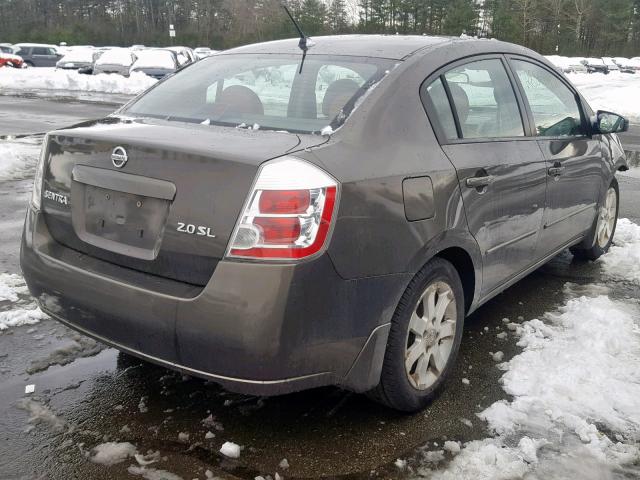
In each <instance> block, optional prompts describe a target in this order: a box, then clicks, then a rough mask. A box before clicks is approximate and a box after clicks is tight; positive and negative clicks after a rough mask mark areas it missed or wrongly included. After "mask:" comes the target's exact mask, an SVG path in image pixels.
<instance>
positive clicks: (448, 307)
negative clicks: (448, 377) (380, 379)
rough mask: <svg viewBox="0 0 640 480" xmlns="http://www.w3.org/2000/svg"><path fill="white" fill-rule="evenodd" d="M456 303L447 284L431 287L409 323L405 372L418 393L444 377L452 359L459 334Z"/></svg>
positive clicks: (429, 286)
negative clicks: (457, 331)
mask: <svg viewBox="0 0 640 480" xmlns="http://www.w3.org/2000/svg"><path fill="white" fill-rule="evenodd" d="M456 321H457V311H456V299H455V295H454V293H453V289H452V288H451V286H450V285H448V284H447V283H445V282H443V281H437V282H433V283H431V284H429V285H428V286H427V288H426V289H425V291H424V292H423V293H422V295H421V297H420V300H418V303H417V305H416V306H415V308H414V309H413V312H412V314H411V319H410V320H409V329H408V332H407V342H406V350H405V357H404V361H405V371H406V373H407V378H408V379H409V382H410V383H411V385H412V386H413V387H414V388H416V389H418V390H426V389H428V388H429V387H431V386H432V385H433V384H434V383H435V382H436V381H437V380H438V378H440V376H441V375H442V373H443V371H444V369H445V367H446V365H447V363H448V361H449V357H450V356H451V350H452V348H453V343H454V337H455V333H456Z"/></svg>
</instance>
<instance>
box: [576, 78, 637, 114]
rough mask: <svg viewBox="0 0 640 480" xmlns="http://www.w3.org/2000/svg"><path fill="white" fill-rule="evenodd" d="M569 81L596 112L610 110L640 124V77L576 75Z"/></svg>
mask: <svg viewBox="0 0 640 480" xmlns="http://www.w3.org/2000/svg"><path fill="white" fill-rule="evenodd" d="M568 78H569V80H570V81H571V82H572V83H573V84H574V85H575V86H576V87H577V88H578V90H580V93H582V95H584V97H585V98H586V99H587V102H589V105H591V108H593V109H594V110H608V111H612V112H615V113H619V114H620V115H624V116H625V117H627V118H628V119H629V120H630V121H631V122H633V123H640V93H638V92H640V75H639V74H635V75H631V74H627V73H619V72H611V73H610V74H609V75H604V74H602V73H591V74H589V73H574V74H569V75H568Z"/></svg>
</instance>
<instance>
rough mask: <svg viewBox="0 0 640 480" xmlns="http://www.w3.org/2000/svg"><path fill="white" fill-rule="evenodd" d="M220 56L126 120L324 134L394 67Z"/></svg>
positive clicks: (144, 100) (134, 107)
mask: <svg viewBox="0 0 640 480" xmlns="http://www.w3.org/2000/svg"><path fill="white" fill-rule="evenodd" d="M301 59H302V55H276V54H272V55H260V56H258V55H247V54H239V55H218V56H217V57H215V58H208V59H205V60H202V61H200V62H198V63H196V64H194V65H192V66H190V67H189V68H187V69H185V70H183V71H181V72H179V73H178V74H176V75H174V76H173V77H171V78H169V79H168V80H166V81H164V82H162V83H161V84H159V85H158V86H157V87H156V88H153V89H152V90H150V91H149V92H148V93H147V94H145V95H143V96H142V97H140V98H139V99H138V100H137V101H135V102H134V103H133V104H131V105H130V106H129V107H127V108H126V109H125V110H124V112H123V113H125V114H129V115H133V116H147V117H156V118H163V119H167V120H173V121H182V122H197V123H204V124H210V125H225V126H250V127H252V128H256V127H258V128H267V129H273V130H287V131H293V132H304V133H310V132H319V131H321V130H322V129H324V128H325V127H327V126H331V127H332V128H333V129H335V128H337V127H338V126H340V125H341V124H342V123H343V122H344V120H345V119H346V118H347V116H348V115H349V113H350V112H351V110H352V109H353V107H354V105H355V103H356V100H357V99H358V98H359V97H361V96H362V95H363V94H364V93H365V92H366V91H367V90H368V89H369V88H371V87H372V86H373V85H374V84H375V83H377V82H378V81H379V80H381V79H382V77H383V76H384V75H385V73H386V72H387V71H388V70H390V69H391V67H392V66H393V62H392V61H390V60H385V59H378V58H368V57H367V58H365V57H346V56H344V57H340V56H325V55H308V56H307V58H306V60H305V62H304V65H303V68H302V73H299V72H300V61H301Z"/></svg>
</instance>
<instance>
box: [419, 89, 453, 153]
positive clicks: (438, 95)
mask: <svg viewBox="0 0 640 480" xmlns="http://www.w3.org/2000/svg"><path fill="white" fill-rule="evenodd" d="M423 98H424V99H425V100H426V108H427V111H429V110H431V111H432V112H433V113H434V114H435V115H436V117H437V120H438V124H439V128H440V129H441V130H442V135H443V136H444V137H445V138H446V139H448V140H451V139H455V138H458V132H457V131H456V122H455V120H454V119H453V112H452V111H451V104H450V103H449V99H448V98H447V92H446V90H445V89H444V84H443V83H442V79H441V78H437V79H436V80H435V81H433V82H431V83H430V84H429V85H428V86H427V88H426V89H424V90H423Z"/></svg>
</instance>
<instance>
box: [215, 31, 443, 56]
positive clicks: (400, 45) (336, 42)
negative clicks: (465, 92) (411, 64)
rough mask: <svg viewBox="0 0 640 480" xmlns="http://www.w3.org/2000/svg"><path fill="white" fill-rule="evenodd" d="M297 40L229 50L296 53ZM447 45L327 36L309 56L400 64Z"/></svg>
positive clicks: (416, 38) (422, 39)
mask: <svg viewBox="0 0 640 480" xmlns="http://www.w3.org/2000/svg"><path fill="white" fill-rule="evenodd" d="M299 41H300V39H299V38H290V39H286V40H275V41H272V42H264V43H255V44H252V45H246V46H242V47H238V48H233V49H231V50H226V51H225V52H224V54H235V53H257V54H260V53H293V54H296V53H300V49H299V48H298V42H299ZM448 41H451V37H435V36H427V35H330V36H321V37H313V38H311V39H310V40H309V45H311V47H310V49H309V51H308V54H309V55H349V56H356V57H378V58H389V59H393V60H401V59H403V58H405V57H407V56H409V55H411V54H412V53H414V52H416V51H417V50H420V49H422V48H425V47H429V46H433V45H437V44H441V43H445V42H448Z"/></svg>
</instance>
